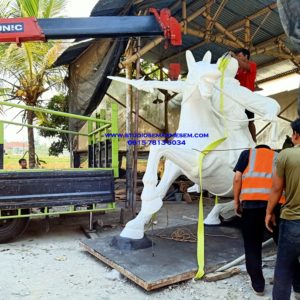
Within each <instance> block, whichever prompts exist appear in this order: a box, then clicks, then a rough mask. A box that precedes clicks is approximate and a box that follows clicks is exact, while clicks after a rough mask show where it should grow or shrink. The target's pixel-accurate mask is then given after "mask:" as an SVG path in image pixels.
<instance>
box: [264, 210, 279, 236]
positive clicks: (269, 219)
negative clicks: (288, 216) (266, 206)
mask: <svg viewBox="0 0 300 300" xmlns="http://www.w3.org/2000/svg"><path fill="white" fill-rule="evenodd" d="M265 224H266V227H267V229H268V230H269V231H270V232H273V227H274V226H276V220H275V215H274V214H266V218H265Z"/></svg>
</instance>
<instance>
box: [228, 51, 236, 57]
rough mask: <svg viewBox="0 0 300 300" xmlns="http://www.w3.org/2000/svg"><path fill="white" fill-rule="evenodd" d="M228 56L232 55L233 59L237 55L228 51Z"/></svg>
mask: <svg viewBox="0 0 300 300" xmlns="http://www.w3.org/2000/svg"><path fill="white" fill-rule="evenodd" d="M228 54H229V55H231V56H232V57H234V58H236V54H235V53H234V52H233V51H228Z"/></svg>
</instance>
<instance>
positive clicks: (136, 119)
mask: <svg viewBox="0 0 300 300" xmlns="http://www.w3.org/2000/svg"><path fill="white" fill-rule="evenodd" d="M140 48H141V39H140V38H137V48H136V52H139V51H140ZM135 67H136V79H140V73H141V65H140V58H138V59H137V60H136V65H135ZM139 95H140V93H139V90H138V89H136V91H135V103H134V109H135V115H134V132H135V133H138V130H139V101H140V99H139ZM137 161H138V145H137V143H136V144H134V155H133V202H132V215H133V217H135V215H136V196H137V195H136V193H137Z"/></svg>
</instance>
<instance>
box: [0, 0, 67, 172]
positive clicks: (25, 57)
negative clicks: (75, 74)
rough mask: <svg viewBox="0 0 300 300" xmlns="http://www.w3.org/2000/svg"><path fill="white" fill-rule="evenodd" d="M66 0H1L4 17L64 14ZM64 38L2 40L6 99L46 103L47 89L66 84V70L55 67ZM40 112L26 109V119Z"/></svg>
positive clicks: (31, 148) (31, 154)
mask: <svg viewBox="0 0 300 300" xmlns="http://www.w3.org/2000/svg"><path fill="white" fill-rule="evenodd" d="M65 4H66V0H1V1H0V18H8V17H37V18H51V17H61V12H62V11H63V9H64V6H65ZM62 50H63V49H62V44H61V43H60V42H53V41H51V42H47V43H43V42H26V43H22V45H16V44H15V43H10V44H9V43H2V44H0V80H1V81H2V84H3V86H2V89H0V92H1V91H2V96H4V97H5V99H6V100H11V101H17V102H23V103H24V104H26V105H29V106H42V105H43V99H42V96H43V94H44V93H45V92H47V91H49V90H51V89H53V88H56V89H60V88H63V75H64V74H63V71H62V69H60V68H55V69H53V68H52V65H53V63H54V62H55V60H56V59H57V57H58V56H59V54H60V53H61V51H62ZM36 117H37V115H36V114H35V113H34V112H32V111H25V112H23V120H24V121H25V122H27V124H29V125H32V124H33V123H34V120H35V119H36ZM27 132H28V148H29V149H28V150H29V167H30V168H33V167H34V166H35V163H36V161H35V146H34V131H33V129H32V128H28V129H27Z"/></svg>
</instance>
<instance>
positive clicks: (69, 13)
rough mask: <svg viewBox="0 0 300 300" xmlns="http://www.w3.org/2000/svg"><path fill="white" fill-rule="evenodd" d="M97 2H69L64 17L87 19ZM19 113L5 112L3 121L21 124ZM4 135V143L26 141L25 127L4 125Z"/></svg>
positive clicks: (93, 0)
mask: <svg viewBox="0 0 300 300" xmlns="http://www.w3.org/2000/svg"><path fill="white" fill-rule="evenodd" d="M97 2H98V0H84V1H82V0H81V1H80V0H69V1H68V3H67V5H66V10H65V12H64V15H65V16H66V17H88V16H89V15H90V12H91V11H92V9H93V7H94V6H95V4H96V3H97ZM19 111H20V110H18V109H10V110H8V111H6V112H5V115H4V119H5V120H10V121H11V120H13V119H14V120H13V121H14V122H18V123H22V120H21V118H20V117H17V118H15V116H16V115H17V114H18V112H19ZM4 135H5V136H4V139H5V141H27V130H26V128H25V127H24V128H23V129H21V127H20V126H14V125H5V130H4ZM35 137H36V138H37V139H39V141H40V143H46V144H50V143H51V140H49V139H45V138H43V137H38V136H37V132H35Z"/></svg>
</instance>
